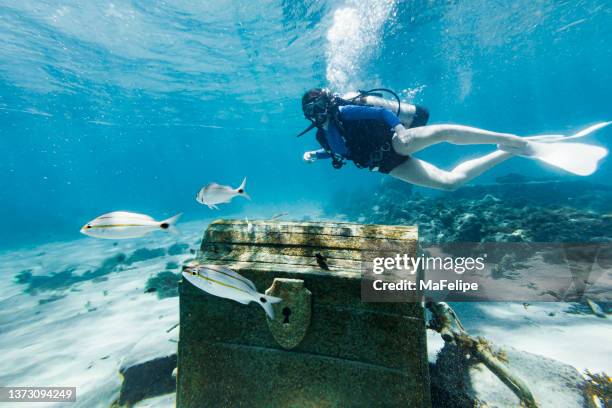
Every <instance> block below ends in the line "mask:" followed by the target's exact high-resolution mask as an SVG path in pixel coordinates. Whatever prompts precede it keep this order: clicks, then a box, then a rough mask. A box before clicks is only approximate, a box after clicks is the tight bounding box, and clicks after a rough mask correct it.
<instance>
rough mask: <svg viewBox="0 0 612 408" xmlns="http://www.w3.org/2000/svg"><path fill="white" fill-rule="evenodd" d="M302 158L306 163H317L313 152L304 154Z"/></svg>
mask: <svg viewBox="0 0 612 408" xmlns="http://www.w3.org/2000/svg"><path fill="white" fill-rule="evenodd" d="M303 158H304V161H305V162H306V163H314V162H315V161H317V156H316V153H315V152H305V153H304V156H303Z"/></svg>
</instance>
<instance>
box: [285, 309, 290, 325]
mask: <svg viewBox="0 0 612 408" xmlns="http://www.w3.org/2000/svg"><path fill="white" fill-rule="evenodd" d="M290 314H291V309H289V308H288V307H285V308H283V315H284V316H285V320H284V321H283V324H289V315H290Z"/></svg>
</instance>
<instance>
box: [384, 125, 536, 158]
mask: <svg viewBox="0 0 612 408" xmlns="http://www.w3.org/2000/svg"><path fill="white" fill-rule="evenodd" d="M442 142H447V143H452V144H457V145H471V144H500V145H506V146H510V147H518V148H520V147H522V146H524V145H525V144H526V143H527V141H526V140H525V139H523V138H521V137H519V136H516V135H513V134H510V133H498V132H491V131H489V130H484V129H478V128H474V127H470V126H463V125H429V126H420V127H416V128H411V129H405V130H404V131H400V132H397V131H396V133H395V135H394V137H393V149H394V150H395V151H396V152H397V153H399V154H403V155H410V154H412V153H415V152H418V151H419V150H423V149H425V148H426V147H429V146H431V145H434V144H438V143H442Z"/></svg>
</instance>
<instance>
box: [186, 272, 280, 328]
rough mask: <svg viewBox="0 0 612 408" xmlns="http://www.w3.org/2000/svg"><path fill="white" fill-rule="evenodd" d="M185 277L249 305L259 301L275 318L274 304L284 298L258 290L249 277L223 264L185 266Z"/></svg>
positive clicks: (205, 289) (204, 289) (212, 291)
mask: <svg viewBox="0 0 612 408" xmlns="http://www.w3.org/2000/svg"><path fill="white" fill-rule="evenodd" d="M183 277H184V278H185V279H187V280H188V281H189V282H190V283H192V284H193V285H194V286H196V287H197V288H199V289H202V290H203V291H204V292H207V293H210V294H211V295H214V296H219V297H222V298H226V299H232V300H235V301H236V302H239V303H242V304H244V305H248V304H249V303H251V302H256V303H258V304H259V305H260V306H261V307H263V309H264V310H265V311H266V314H267V315H268V317H269V318H270V319H274V309H272V304H274V303H278V302H280V301H281V300H282V299H280V298H277V297H274V296H268V295H264V294H261V293H258V292H257V288H256V287H255V285H254V284H253V282H251V281H250V280H248V279H247V278H245V277H244V276H242V275H240V274H238V273H237V272H235V271H233V270H231V269H229V268H226V267H225V266H221V265H205V264H192V265H186V266H184V267H183Z"/></svg>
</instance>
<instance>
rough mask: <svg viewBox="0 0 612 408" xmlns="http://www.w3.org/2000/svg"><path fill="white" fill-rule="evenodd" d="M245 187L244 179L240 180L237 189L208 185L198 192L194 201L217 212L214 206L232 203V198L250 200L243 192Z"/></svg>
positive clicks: (214, 184) (215, 184)
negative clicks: (240, 182) (239, 197)
mask: <svg viewBox="0 0 612 408" xmlns="http://www.w3.org/2000/svg"><path fill="white" fill-rule="evenodd" d="M245 186H246V177H245V178H244V180H242V184H240V187H238V188H231V187H230V186H222V185H220V184H217V183H210V184H208V185H207V186H205V187H202V189H201V190H200V191H199V192H198V194H197V195H196V201H197V202H198V203H200V204H204V205H207V206H208V208H210V209H215V210H218V209H219V208H218V207H217V206H216V204H225V203H229V202H230V201H232V199H233V198H234V197H237V196H241V197H244V198H246V199H247V200H250V199H251V197H250V196H249V195H248V194H247V193H246V191H244V188H245Z"/></svg>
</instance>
